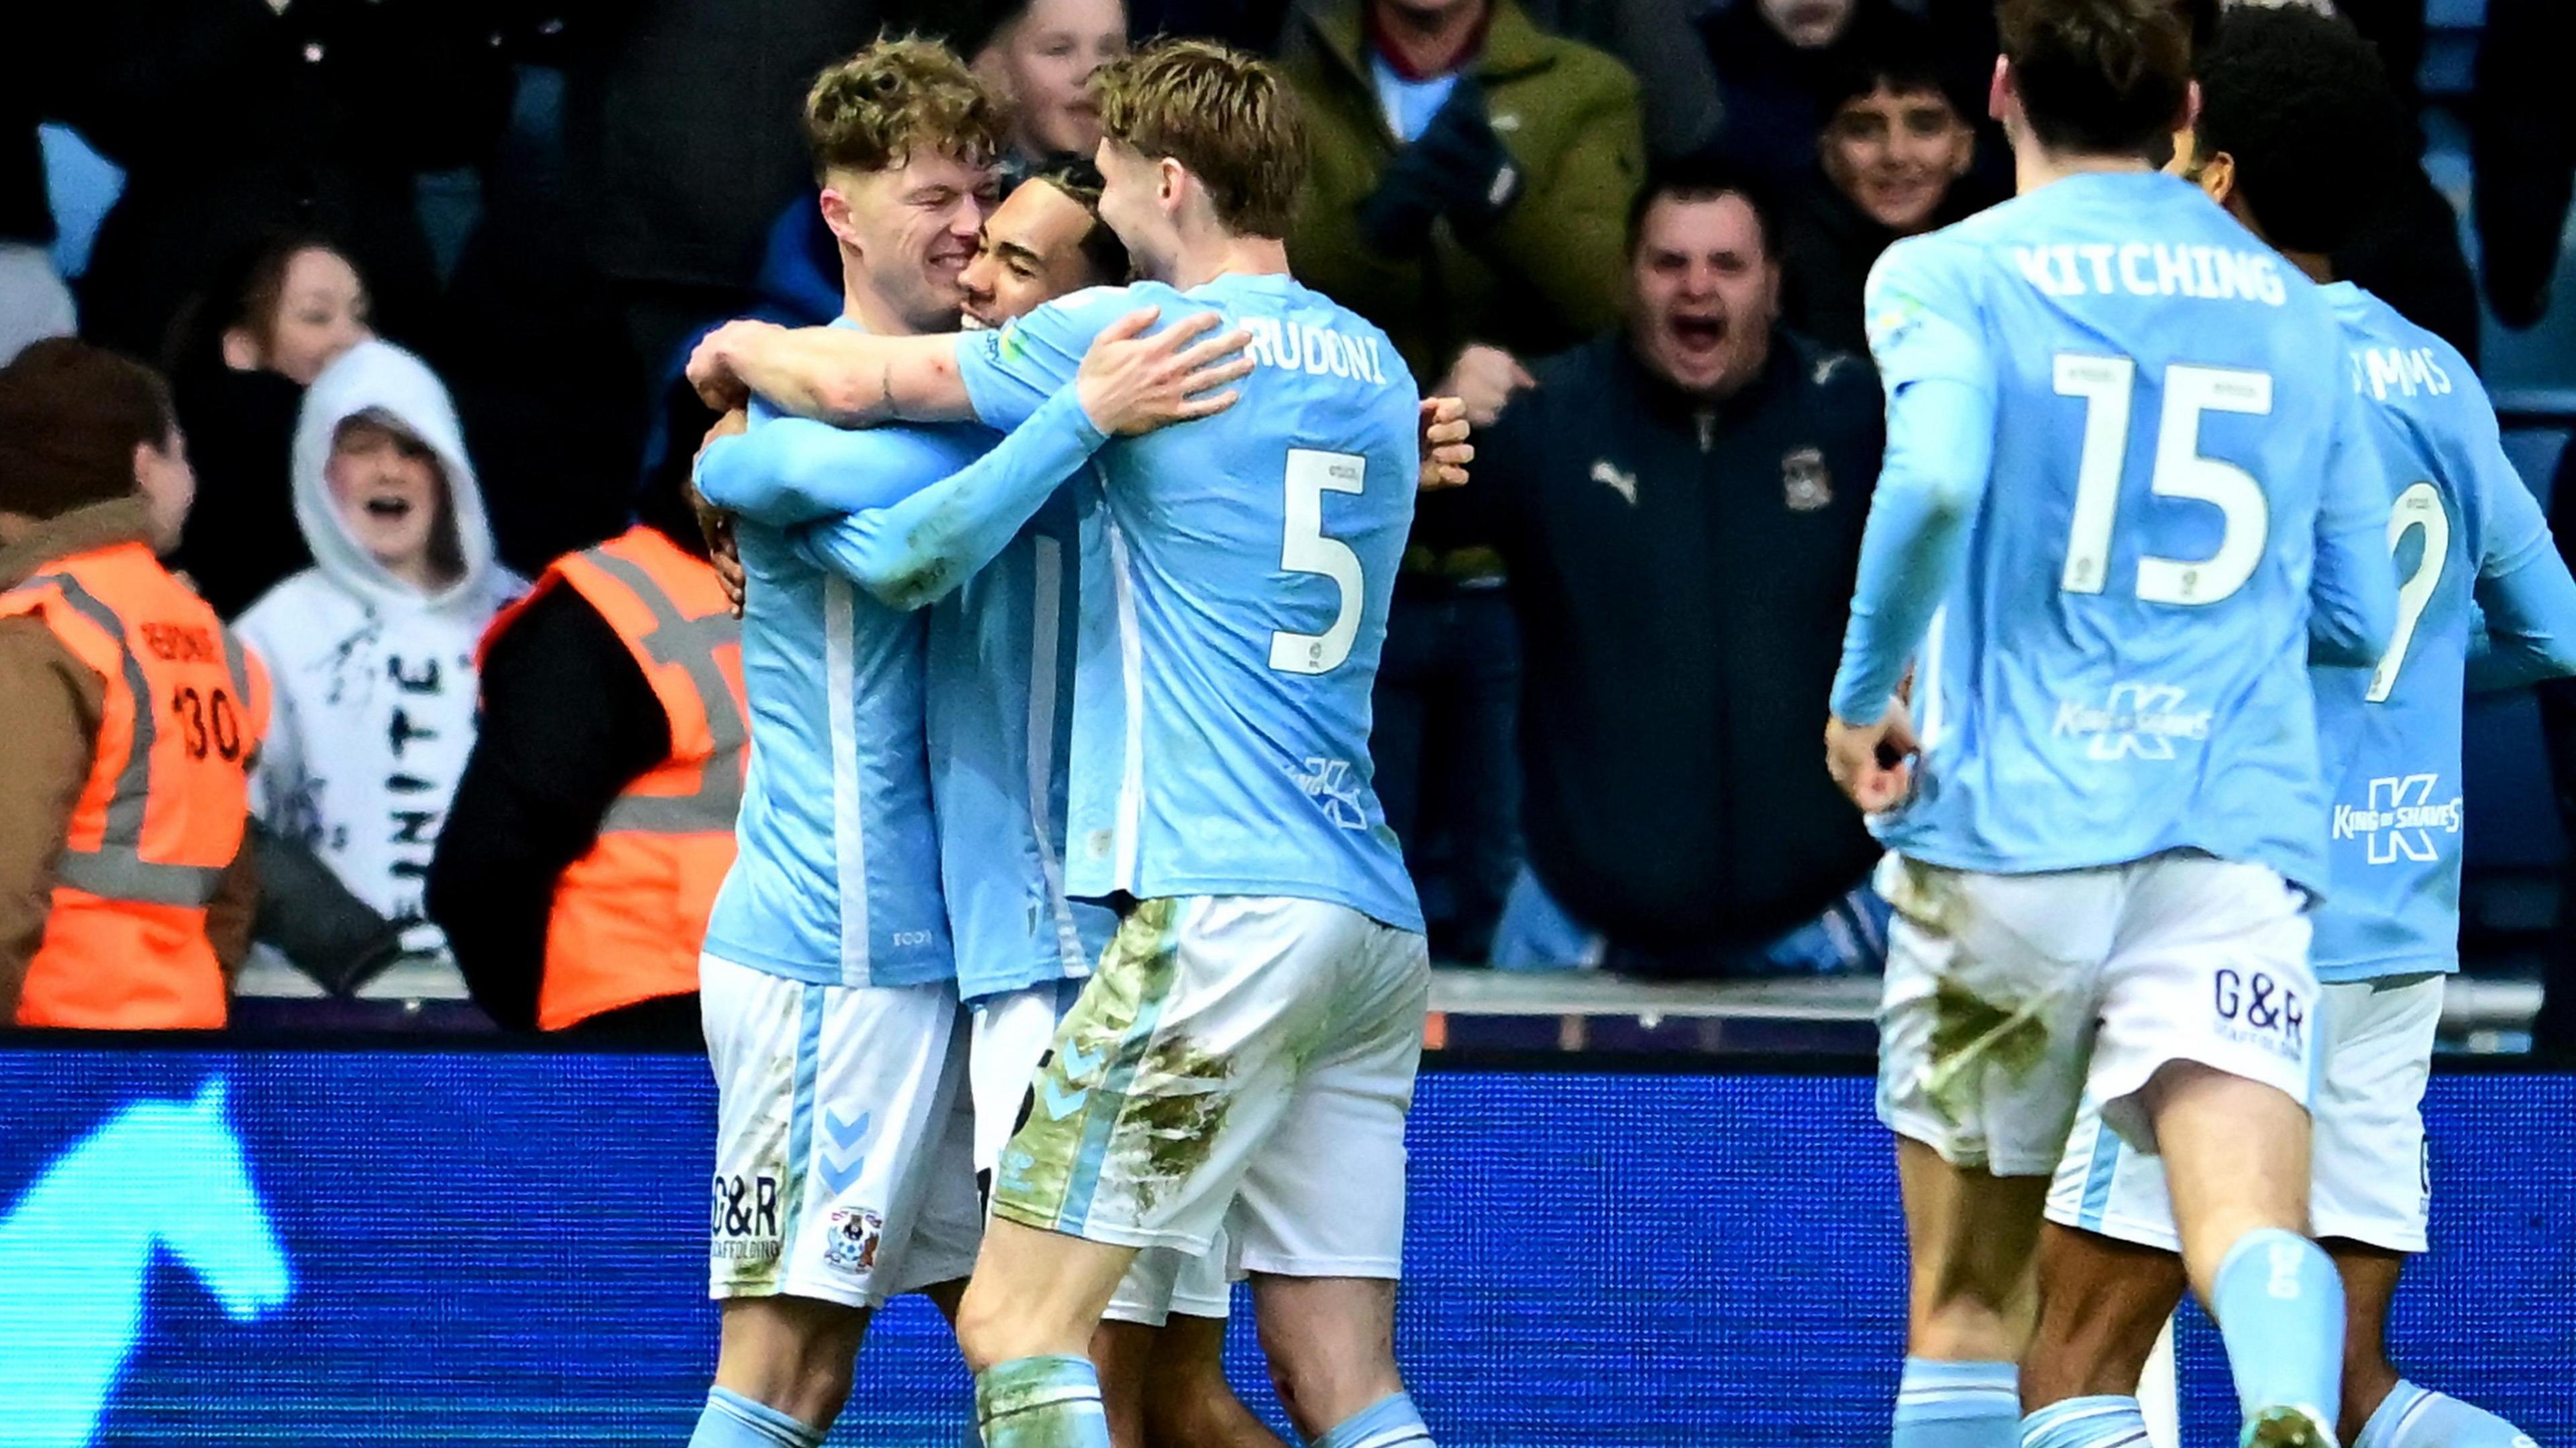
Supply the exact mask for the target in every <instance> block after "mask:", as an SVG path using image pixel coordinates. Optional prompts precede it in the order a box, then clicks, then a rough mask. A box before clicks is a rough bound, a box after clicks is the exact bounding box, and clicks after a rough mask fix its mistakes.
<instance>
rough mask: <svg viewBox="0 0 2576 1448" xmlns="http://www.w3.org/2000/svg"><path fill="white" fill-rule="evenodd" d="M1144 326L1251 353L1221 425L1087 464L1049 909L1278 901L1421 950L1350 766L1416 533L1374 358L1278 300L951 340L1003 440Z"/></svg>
mask: <svg viewBox="0 0 2576 1448" xmlns="http://www.w3.org/2000/svg"><path fill="white" fill-rule="evenodd" d="M1146 305H1159V306H1161V307H1162V308H1163V309H1164V312H1163V315H1164V320H1165V321H1166V322H1169V321H1173V320H1177V319H1178V318H1180V317H1183V316H1186V315H1189V314H1192V313H1196V312H1201V311H1206V310H1210V309H1213V310H1215V311H1217V312H1219V313H1221V314H1223V315H1224V316H1225V317H1226V319H1227V320H1228V321H1229V322H1231V323H1234V324H1238V325H1242V326H1245V327H1247V328H1249V329H1251V330H1252V331H1253V333H1254V334H1255V337H1256V339H1257V340H1256V341H1255V343H1254V345H1253V347H1252V348H1251V351H1250V355H1251V356H1252V358H1253V361H1254V362H1255V364H1256V365H1255V366H1254V368H1253V371H1252V374H1251V376H1249V377H1247V378H1246V379H1245V380H1244V381H1243V382H1242V383H1241V384H1240V389H1241V392H1242V395H1243V396H1242V401H1241V402H1240V403H1238V404H1237V405H1236V406H1235V407H1234V408H1233V409H1232V410H1231V411H1229V412H1227V413H1225V414H1223V415H1221V416H1218V417H1214V418H1209V419H1205V420H1202V421H1198V422H1192V423H1184V424H1181V425H1179V426H1176V427H1171V428H1166V429H1164V430H1162V431H1160V432H1155V433H1151V434H1148V435H1146V436H1144V437H1140V438H1122V439H1119V440H1117V441H1115V442H1114V443H1112V444H1111V445H1110V446H1108V447H1107V448H1105V449H1103V450H1102V451H1101V453H1100V454H1099V455H1098V457H1097V458H1096V459H1095V460H1094V463H1093V467H1092V469H1091V470H1090V471H1091V477H1092V480H1093V484H1094V485H1093V486H1087V487H1084V488H1083V489H1082V490H1081V493H1082V495H1081V497H1080V498H1079V499H1078V501H1079V502H1080V504H1081V506H1083V507H1085V508H1086V509H1096V510H1097V513H1096V525H1097V526H1098V527H1099V529H1100V547H1099V549H1098V550H1097V554H1096V558H1095V559H1094V560H1092V568H1091V570H1090V572H1089V575H1088V576H1086V577H1085V578H1084V580H1083V582H1082V596H1083V627H1082V643H1081V661H1080V665H1079V667H1078V669H1077V674H1076V681H1075V699H1074V720H1073V737H1072V758H1073V776H1072V780H1071V785H1070V790H1069V795H1070V797H1069V800H1068V833H1069V843H1068V847H1067V855H1068V860H1067V884H1068V887H1069V888H1070V890H1071V891H1072V893H1074V894H1076V895H1080V896H1087V897H1093V898H1101V897H1108V896H1112V895H1117V894H1121V893H1124V894H1129V895H1134V896H1137V897H1140V898H1151V897H1159V896H1180V895H1284V896H1292V897H1298V898H1304V899H1314V900H1323V901H1328V902H1332V903H1337V904H1341V905H1345V906H1348V907H1350V908H1352V909H1355V910H1358V911H1360V912H1361V913H1363V914H1366V915H1369V916H1371V917H1373V918H1375V919H1377V920H1380V921H1383V922H1385V923H1387V924H1389V925H1394V926H1398V927H1401V928H1404V929H1408V930H1419V929H1421V928H1422V913H1421V907H1420V906H1419V905H1418V904H1417V903H1416V901H1415V899H1414V893H1413V885H1412V881H1411V880H1410V879H1409V878H1408V877H1407V876H1406V874H1405V871H1404V860H1403V855H1402V852H1401V850H1400V849H1399V848H1398V846H1397V844H1396V840H1395V835H1394V833H1393V831H1391V830H1389V829H1388V828H1387V825H1386V821H1385V817H1384V813H1383V811H1382V810H1381V809H1380V808H1379V805H1378V800H1377V792H1376V789H1375V788H1374V786H1373V783H1372V775H1373V770H1372V768H1371V765H1370V762H1369V752H1368V736H1369V694H1370V688H1371V685H1372V684H1373V683H1374V681H1375V679H1376V675H1377V663H1378V654H1379V650H1380V647H1381V646H1382V644H1383V643H1384V640H1385V633H1386V611H1387V605H1388V602H1389V600H1390V598H1391V597H1392V595H1393V591H1394V584H1395V572H1396V566H1397V563H1398V560H1399V559H1400V557H1401V556H1402V553H1403V549H1404V540H1405V535H1406V533H1407V532H1408V530H1409V529H1410V528H1411V526H1412V519H1413V492H1414V486H1415V481H1416V475H1417V473H1418V470H1419V457H1418V445H1417V442H1416V432H1417V419H1416V408H1417V406H1418V400H1419V399H1418V394H1417V392H1416V389H1415V386H1414V382H1413V378H1412V375H1411V374H1410V373H1409V372H1407V371H1406V369H1405V367H1404V364H1403V362H1402V361H1401V359H1399V358H1398V357H1397V355H1396V352H1395V349H1394V347H1393V345H1392V344H1390V343H1389V342H1388V341H1387V339H1386V336H1385V334H1384V333H1382V332H1380V331H1379V330H1378V329H1377V328H1376V327H1374V326H1372V325H1370V324H1369V323H1368V322H1366V321H1364V320H1362V319H1361V318H1360V317H1359V316H1358V315H1357V314H1355V313H1353V312H1351V311H1349V310H1348V309H1346V308H1343V307H1340V306H1338V305H1336V304H1334V303H1333V302H1332V301H1330V300H1328V299H1327V298H1325V297H1324V296H1322V295H1321V294H1319V293H1316V292H1312V291H1309V290H1307V289H1306V288H1305V287H1303V286H1300V285H1299V284H1298V283H1296V282H1295V281H1294V280H1292V279H1290V278H1288V277H1286V276H1280V275H1261V276H1225V277H1220V278H1218V279H1216V280H1214V281H1212V282H1209V283H1207V284H1206V285H1204V286H1200V287H1197V288H1194V289H1192V290H1191V291H1190V292H1189V293H1187V294H1186V295H1185V294H1183V293H1180V292H1177V291H1175V290H1173V289H1172V288H1170V287H1168V286H1163V285H1160V284H1152V283H1149V284H1144V285H1139V286H1134V287H1127V288H1101V289H1095V290H1092V291H1087V292H1080V293H1076V294H1075V295H1073V296H1070V297H1066V298H1063V299H1061V300H1059V301H1056V302H1052V303H1049V304H1048V305H1046V306H1044V307H1040V308H1039V309H1037V310H1036V311H1034V312H1032V313H1030V314H1028V315H1027V316H1024V317H1022V318H1020V319H1019V320H1017V321H1015V322H1013V323H1011V324H1010V325H1009V326H1007V327H1005V328H1003V329H1002V330H1000V331H998V332H992V333H985V334H978V335H975V336H970V337H967V338H965V339H962V340H961V343H960V347H959V352H958V363H959V371H960V374H961V376H962V377H963V379H964V382H965V385H966V389H967V392H968V395H969V396H970V398H971V399H972V401H973V403H974V406H975V410H976V413H977V415H978V416H979V417H980V418H982V420H983V421H985V422H987V423H989V424H991V425H993V426H996V427H1016V426H1017V425H1018V424H1019V423H1020V422H1021V421H1023V420H1024V419H1026V418H1028V417H1029V416H1030V414H1031V413H1033V412H1035V411H1036V410H1037V409H1038V407H1039V406H1040V405H1041V404H1042V403H1043V402H1044V401H1045V400H1046V399H1047V398H1048V397H1049V396H1050V395H1051V394H1053V393H1054V392H1055V391H1056V390H1057V389H1058V388H1060V387H1062V386H1063V385H1065V384H1066V383H1067V382H1069V381H1071V380H1072V378H1073V376H1074V374H1075V372H1076V371H1077V370H1078V368H1079V366H1080V364H1081V359H1082V355H1083V352H1084V350H1085V348H1087V347H1088V346H1089V345H1090V343H1091V341H1092V339H1093V338H1094V337H1096V336H1097V335H1098V334H1099V333H1100V331H1101V330H1102V329H1103V328H1105V327H1107V326H1108V325H1109V324H1110V323H1111V322H1113V321H1116V320H1117V319H1118V318H1119V317H1121V316H1123V315H1125V314H1126V313H1127V312H1129V311H1131V310H1133V309H1134V308H1137V307H1140V306H1146Z"/></svg>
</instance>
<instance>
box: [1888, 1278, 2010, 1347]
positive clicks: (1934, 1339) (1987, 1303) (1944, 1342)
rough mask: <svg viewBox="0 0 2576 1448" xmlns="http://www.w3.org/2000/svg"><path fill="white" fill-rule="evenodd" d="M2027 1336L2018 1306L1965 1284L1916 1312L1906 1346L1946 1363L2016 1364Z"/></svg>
mask: <svg viewBox="0 0 2576 1448" xmlns="http://www.w3.org/2000/svg"><path fill="white" fill-rule="evenodd" d="M2028 1335H2029V1328H2028V1322H2027V1319H2026V1318H2025V1317H2024V1316H2023V1315H2022V1314H2021V1313H2020V1312H2019V1311H2018V1310H2016V1307H2015V1305H2014V1304H2012V1303H2011V1302H2009V1301H2006V1300H2002V1299H1999V1298H1998V1297H1997V1296H1996V1295H1995V1294H1992V1293H1987V1292H1983V1291H1980V1290H1976V1289H1974V1288H1966V1289H1962V1290H1961V1291H1959V1292H1957V1293H1955V1294H1953V1295H1950V1296H1947V1297H1944V1298H1942V1299H1940V1300H1937V1301H1934V1302H1929V1303H1925V1304H1924V1305H1923V1306H1922V1307H1921V1308H1920V1309H1918V1310H1917V1311H1916V1312H1915V1314H1914V1329H1913V1332H1912V1333H1911V1334H1910V1340H1909V1341H1908V1343H1907V1345H1906V1350H1907V1351H1908V1352H1909V1353H1911V1354H1912V1355H1913V1356H1915V1357H1925V1358H1933V1359H1936V1360H1939V1361H1943V1362H2013V1361H2015V1360H2017V1359H2019V1358H2020V1356H2021V1348H2022V1343H2023V1341H2024V1340H2025V1339H2026V1338H2027V1336H2028Z"/></svg>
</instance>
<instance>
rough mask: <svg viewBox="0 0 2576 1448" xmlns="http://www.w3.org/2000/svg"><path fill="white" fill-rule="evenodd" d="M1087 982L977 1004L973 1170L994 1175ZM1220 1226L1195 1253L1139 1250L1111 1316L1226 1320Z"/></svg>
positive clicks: (1154, 1322) (1149, 1320) (1150, 1320)
mask: <svg viewBox="0 0 2576 1448" xmlns="http://www.w3.org/2000/svg"><path fill="white" fill-rule="evenodd" d="M1082 985H1083V983H1082V981H1079V980H1053V981H1047V982H1045V983H1044V984H1040V985H1033V986H1029V987H1027V988H1025V989H1022V990H1015V991H1007V992H1005V993H1003V994H1001V995H996V996H988V997H986V998H984V999H983V1000H979V1001H977V1002H976V1003H975V1005H974V1012H975V1045H974V1049H973V1051H972V1053H971V1054H970V1057H969V1061H970V1064H969V1066H968V1068H967V1074H968V1077H969V1079H970V1080H971V1081H972V1082H973V1084H974V1093H973V1094H974V1098H975V1169H976V1170H977V1171H978V1172H980V1173H983V1174H984V1179H985V1180H986V1181H988V1182H989V1181H991V1180H992V1172H993V1170H994V1168H995V1167H996V1166H998V1165H999V1164H1000V1162H1001V1160H1002V1148H1003V1147H1005V1146H1006V1145H1008V1144H1009V1143H1010V1140H1011V1133H1012V1132H1014V1131H1016V1130H1018V1129H1019V1124H1020V1122H1021V1120H1022V1119H1023V1118H1024V1117H1025V1115H1026V1113H1027V1112H1028V1111H1029V1110H1030V1109H1031V1105H1030V1103H1031V1102H1032V1101H1033V1100H1034V1099H1035V1098H1034V1096H1033V1095H1032V1094H1031V1092H1030V1087H1029V1083H1030V1082H1031V1081H1032V1080H1033V1079H1035V1078H1036V1076H1037V1073H1038V1068H1039V1067H1040V1065H1041V1064H1043V1063H1044V1062H1045V1060H1046V1054H1047V1046H1048V1043H1049V1042H1051V1041H1053V1040H1054V1039H1055V1032H1056V1027H1057V1026H1059V1025H1061V1024H1063V1022H1064V1018H1065V1016H1066V1015H1067V1014H1068V1013H1069V1012H1071V1011H1072V1009H1073V1005H1074V1002H1075V1001H1076V1000H1077V999H1079V998H1080V997H1081V994H1082ZM1227 1256H1228V1254H1227V1251H1226V1242H1225V1235H1224V1232H1223V1231H1222V1230H1220V1231H1219V1232H1218V1234H1217V1239H1216V1241H1215V1242H1214V1243H1212V1244H1211V1245H1210V1246H1209V1248H1208V1250H1207V1251H1205V1252H1202V1253H1200V1254H1198V1255H1197V1256H1195V1257H1193V1256H1191V1255H1189V1254H1188V1253H1186V1252H1182V1251H1181V1250H1179V1249H1178V1248H1174V1247H1148V1248H1146V1249H1145V1250H1144V1251H1142V1252H1139V1253H1137V1254H1136V1261H1135V1265H1133V1266H1131V1267H1129V1268H1128V1269H1127V1276H1126V1278H1125V1279H1124V1280H1123V1281H1121V1282H1120V1283H1119V1284H1118V1293H1117V1295H1116V1296H1114V1297H1112V1298H1110V1299H1109V1311H1108V1314H1107V1316H1108V1318H1109V1320H1110V1321H1112V1322H1137V1323H1143V1324H1144V1325H1146V1326H1148V1327H1161V1326H1162V1325H1163V1324H1164V1323H1166V1322H1168V1321H1170V1320H1171V1316H1172V1314H1173V1313H1176V1312H1177V1313H1179V1314H1180V1315H1182V1316H1183V1317H1212V1318H1217V1319H1219V1320H1222V1319H1223V1318H1224V1317H1225V1316H1226V1314H1227V1311H1228V1309H1229V1308H1230V1307H1232V1305H1233V1291H1232V1287H1231V1284H1230V1283H1229V1281H1228V1276H1229V1273H1228V1266H1229V1264H1228V1261H1227Z"/></svg>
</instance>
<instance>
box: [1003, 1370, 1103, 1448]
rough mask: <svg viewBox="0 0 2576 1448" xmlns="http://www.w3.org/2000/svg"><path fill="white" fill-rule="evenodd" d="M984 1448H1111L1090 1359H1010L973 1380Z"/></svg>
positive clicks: (1098, 1386)
mask: <svg viewBox="0 0 2576 1448" xmlns="http://www.w3.org/2000/svg"><path fill="white" fill-rule="evenodd" d="M975 1421H976V1422H977V1423H979V1424H981V1425H983V1429H984V1448H1109V1414H1108V1413H1107V1411H1106V1410H1104V1409H1103V1408H1102V1407H1101V1406H1100V1374H1099V1372H1098V1371H1097V1370H1096V1369H1094V1368H1093V1367H1092V1366H1091V1359H1089V1358H1086V1357H1075V1356H1072V1355H1071V1354H1068V1353H1056V1354H1052V1355H1049V1356H1046V1357H1024V1358H1013V1359H1011V1360H1010V1361H1009V1362H1000V1363H995V1364H993V1365H992V1366H991V1367H989V1368H986V1369H984V1370H983V1371H982V1372H980V1373H977V1374H976V1375H975Z"/></svg>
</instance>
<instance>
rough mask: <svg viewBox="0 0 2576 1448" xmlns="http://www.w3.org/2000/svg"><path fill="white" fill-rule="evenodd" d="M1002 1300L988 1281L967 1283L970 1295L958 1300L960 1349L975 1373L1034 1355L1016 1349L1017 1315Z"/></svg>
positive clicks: (967, 1365)
mask: <svg viewBox="0 0 2576 1448" xmlns="http://www.w3.org/2000/svg"><path fill="white" fill-rule="evenodd" d="M1000 1298H1001V1294H1000V1293H998V1292H996V1291H995V1290H993V1289H992V1288H991V1287H990V1286H988V1285H987V1284H986V1283H985V1281H984V1279H982V1278H977V1279H975V1280H974V1281H971V1282H969V1283H967V1284H966V1295H965V1296H963V1297H961V1298H959V1299H958V1301H957V1350H958V1351H959V1352H961V1353H963V1354H965V1357H966V1367H967V1369H968V1370H969V1371H971V1372H978V1373H980V1372H982V1371H984V1370H985V1369H986V1368H989V1367H991V1366H993V1365H994V1364H995V1363H1001V1362H1008V1361H1010V1360H1011V1359H1013V1358H1016V1357H1027V1356H1029V1355H1030V1354H1028V1353H1026V1352H1021V1351H1016V1350H1015V1349H1016V1347H1017V1335H1016V1334H1015V1333H1014V1332H1013V1327H1014V1326H1015V1321H1016V1319H1015V1315H1014V1314H1013V1313H1012V1312H1011V1311H1010V1309H1009V1307H1008V1305H1007V1304H1005V1303H1004V1302H1002V1301H1001V1300H1000Z"/></svg>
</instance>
